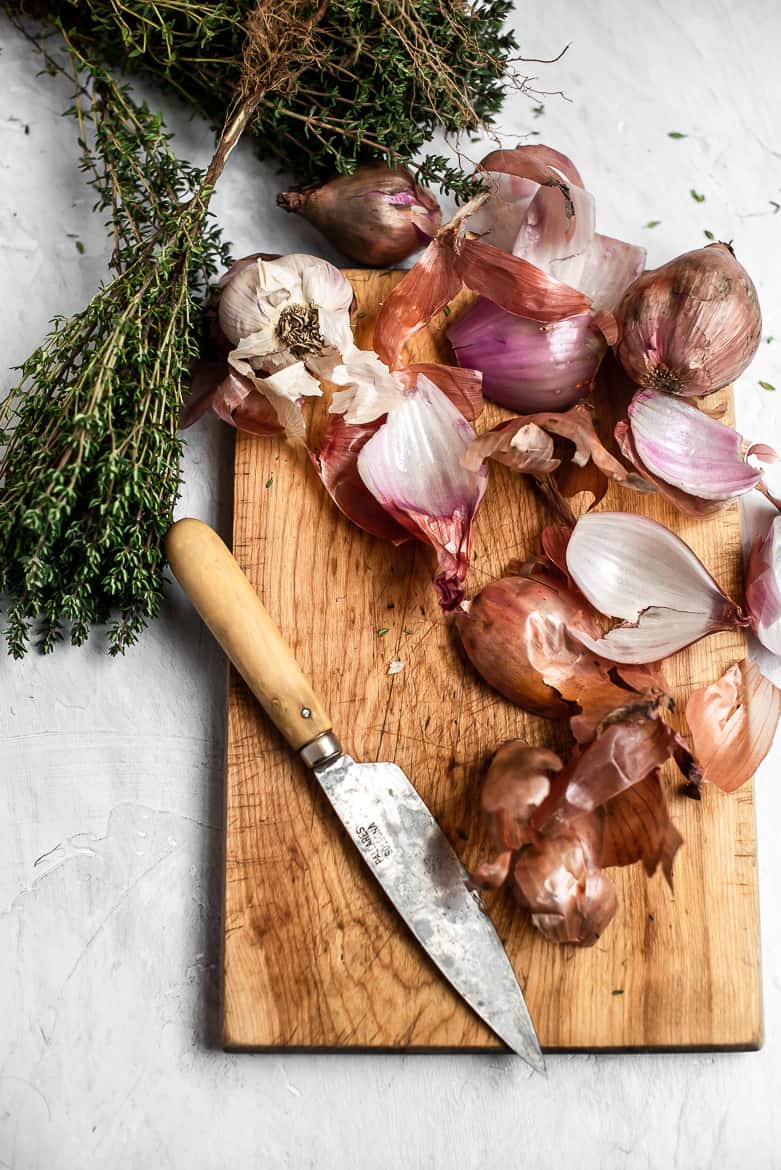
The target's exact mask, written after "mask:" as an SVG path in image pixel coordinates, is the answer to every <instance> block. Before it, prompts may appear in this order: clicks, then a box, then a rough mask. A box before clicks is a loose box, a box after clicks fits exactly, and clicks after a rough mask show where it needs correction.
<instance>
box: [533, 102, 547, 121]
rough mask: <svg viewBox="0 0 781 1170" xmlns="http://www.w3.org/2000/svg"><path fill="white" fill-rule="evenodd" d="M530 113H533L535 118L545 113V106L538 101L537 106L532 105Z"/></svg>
mask: <svg viewBox="0 0 781 1170" xmlns="http://www.w3.org/2000/svg"><path fill="white" fill-rule="evenodd" d="M532 113H533V114H534V116H535V118H539V117H540V116H541V115H542V114H544V113H545V106H544V105H542V103H540V105H539V106H532Z"/></svg>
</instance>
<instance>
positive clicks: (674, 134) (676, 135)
mask: <svg viewBox="0 0 781 1170" xmlns="http://www.w3.org/2000/svg"><path fill="white" fill-rule="evenodd" d="M667 137H668V138H674V139H675V140H676V141H679V140H680V139H681V138H686V135H685V134H681V132H680V130H668V131H667Z"/></svg>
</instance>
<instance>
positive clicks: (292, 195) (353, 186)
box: [277, 162, 442, 268]
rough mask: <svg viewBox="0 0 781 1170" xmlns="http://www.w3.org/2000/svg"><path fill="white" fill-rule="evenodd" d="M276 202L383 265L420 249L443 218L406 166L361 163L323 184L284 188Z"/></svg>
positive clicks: (345, 248)
mask: <svg viewBox="0 0 781 1170" xmlns="http://www.w3.org/2000/svg"><path fill="white" fill-rule="evenodd" d="M277 205H278V206H279V207H283V208H284V209H285V211H292V212H295V213H296V215H301V216H303V218H304V219H307V220H309V222H310V223H311V224H313V225H314V227H316V228H317V229H318V231H320V232H322V233H323V235H324V236H325V237H326V239H328V240H330V242H331V243H332V244H334V245H335V246H336V247H337V248H338V249H339V251H340V252H343V253H344V255H345V256H347V257H349V259H350V260H355V261H357V262H358V263H359V264H365V265H367V266H368V267H370V268H386V267H391V266H392V265H394V264H398V263H399V261H401V260H405V259H406V258H407V256H411V255H412V253H413V252H418V251H419V250H420V249H421V248H422V247H423V246H424V245H425V244H427V243H428V242H429V240H430V239H431V238H432V237H433V236H435V235H436V233H437V231H438V230H439V227H440V224H441V222H442V216H441V213H440V210H439V204H438V203H437V201H436V199H435V198H434V196H433V195H432V193H431V192H430V191H428V190H427V189H426V188H425V187H421V186H420V184H418V183H416V182H415V180H414V178H413V176H412V174H411V173H410V172H409V171H408V170H407V169H406V167H395V168H391V167H386V166H385V165H384V164H383V163H379V162H378V163H365V164H364V165H362V166H359V167H358V168H357V169H356V170H355V171H354V173H353V174H352V175H339V176H337V177H336V178H333V179H329V180H328V182H327V183H323V184H322V185H321V186H314V187H304V188H302V189H301V190H298V191H295V190H294V191H283V192H281V193H280V194H279V195H277Z"/></svg>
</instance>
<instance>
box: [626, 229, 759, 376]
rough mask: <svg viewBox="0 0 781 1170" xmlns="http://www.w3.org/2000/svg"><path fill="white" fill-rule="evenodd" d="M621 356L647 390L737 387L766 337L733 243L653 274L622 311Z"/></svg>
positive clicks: (703, 250) (630, 294) (628, 295)
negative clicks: (647, 387) (732, 384)
mask: <svg viewBox="0 0 781 1170" xmlns="http://www.w3.org/2000/svg"><path fill="white" fill-rule="evenodd" d="M616 317H617V320H618V326H619V339H618V343H617V345H616V356H617V357H618V359H619V361H620V362H621V364H622V366H623V367H624V369H625V370H626V372H627V373H628V374H629V376H630V377H631V378H632V379H633V380H634V381H635V382H636V383H637V384H638V385H639V386H643V387H644V386H650V387H651V388H652V389H655V390H660V391H663V392H666V393H669V394H681V395H683V396H685V397H692V398H696V397H702V396H704V395H706V394H712V393H713V392H714V391H715V390H720V389H722V388H723V387H724V386H727V385H729V383H730V382H733V381H734V380H735V378H737V377H738V376H739V375H740V374H742V373H743V371H744V370H745V369H746V367H747V366H748V364H749V362H750V361H751V359H752V358H753V356H754V354H755V353H756V351H757V347H758V345H759V342H760V337H761V334H762V314H761V312H760V308H759V301H758V299H757V292H756V289H755V288H754V285H753V283H752V281H751V278H750V277H749V275H748V273H747V272H746V270H745V268H743V266H742V265H741V264H740V263H739V262H738V261H737V259H736V258H735V256H734V254H733V252H732V250H731V249H730V248H729V246H728V245H727V244H720V243H719V244H709V245H708V246H707V247H706V248H698V249H696V250H695V251H693V252H686V253H685V254H684V255H682V256H678V257H677V258H676V259H675V260H671V261H669V263H667V264H663V265H662V266H661V268H655V269H652V270H651V271H649V272H645V273H643V275H642V276H640V277H638V279H637V280H636V281H635V282H634V284H632V285H631V286H630V288H629V289H628V290H627V292H626V294H625V296H624V298H623V300H622V301H621V304H620V306H619V307H618V310H617V312H616Z"/></svg>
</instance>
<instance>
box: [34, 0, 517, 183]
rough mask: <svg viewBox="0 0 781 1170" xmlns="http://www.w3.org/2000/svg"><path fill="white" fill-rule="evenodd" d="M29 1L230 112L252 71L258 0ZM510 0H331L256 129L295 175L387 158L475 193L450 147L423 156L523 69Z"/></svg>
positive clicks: (111, 59) (94, 45) (473, 122)
mask: <svg viewBox="0 0 781 1170" xmlns="http://www.w3.org/2000/svg"><path fill="white" fill-rule="evenodd" d="M19 6H21V7H23V9H24V11H25V12H26V13H27V14H28V15H34V16H36V17H38V18H39V19H42V20H44V21H47V20H48V21H51V22H53V23H55V24H56V25H57V26H58V27H59V26H61V27H63V28H65V29H66V30H67V32H68V36H69V37H70V39H71V41H72V43H73V44H74V45H76V46H77V47H78V49H79V51H80V52H81V53H82V54H83V55H84V56H86V57H88V58H89V59H90V60H93V61H104V62H106V63H108V64H111V65H116V66H120V67H122V68H129V69H131V70H133V71H135V72H139V73H145V74H147V75H148V76H151V77H152V78H154V79H155V80H156V81H157V82H158V83H160V84H162V85H163V86H164V87H165V88H167V89H169V90H173V91H174V92H175V93H176V94H177V95H178V96H179V97H180V98H182V99H183V100H184V101H185V102H186V103H187V105H188V106H190V107H191V108H192V109H193V110H195V111H196V112H197V113H199V114H201V115H202V116H204V117H205V118H207V119H208V120H210V121H211V122H213V123H215V124H218V125H219V124H221V122H222V119H223V117H224V113H225V105H226V99H227V96H229V95H230V94H232V93H233V92H234V91H235V89H236V87H237V85H238V84H239V79H240V75H241V68H242V53H243V40H244V28H245V25H246V20H247V17H248V16H249V14H250V12H251V10H252V8H253V3H252V0H236V2H235V3H211V4H209V3H198V2H196V0H157V2H156V3H145V2H142V0H24V2H23V3H21V4H20V5H19ZM511 10H512V0H472V2H467V0H330V2H329V3H328V5H327V7H326V9H325V11H324V13H323V16H322V19H321V20H320V22H319V25H318V30H317V52H316V53H315V54H313V55H312V58H311V60H310V62H309V63H308V65H307V67H306V68H305V69H304V70H303V71H302V72H301V75H300V77H299V78H298V82H297V84H296V87H295V89H292V90H289V91H288V92H286V93H274V94H267V95H265V97H264V98H263V100H262V101H261V102H260V103H259V106H258V109H257V112H256V113H255V115H254V117H253V119H252V123H251V125H250V127H249V130H250V134H251V135H252V136H253V137H254V140H255V144H256V146H257V149H258V152H259V154H260V155H261V156H262V157H264V158H274V159H276V160H277V161H278V162H279V164H280V167H281V168H283V169H284V170H286V171H288V172H290V173H291V174H292V175H293V176H294V178H295V179H296V181H297V182H299V183H310V182H318V181H321V180H322V179H324V178H327V177H328V176H330V175H332V174H333V173H334V172H338V173H341V174H349V173H351V172H352V171H353V170H354V169H355V167H356V165H357V164H358V163H359V162H360V161H365V160H367V159H371V158H382V159H384V160H385V161H387V162H388V163H389V164H391V165H398V164H403V165H411V166H412V167H413V169H415V170H416V172H417V175H418V179H419V181H420V182H423V183H438V184H440V185H441V186H442V187H443V188H444V189H445V190H446V191H451V192H453V193H454V194H456V195H457V196H460V197H462V198H466V197H468V196H469V195H470V194H471V193H472V184H471V182H470V180H469V178H468V177H467V176H465V175H464V173H463V171H462V170H461V169H460V168H459V167H458V166H454V165H453V164H452V162H450V161H449V160H448V159H447V158H446V157H445V156H443V155H440V154H435V153H429V154H428V155H425V156H424V157H423V158H422V159H419V158H417V156H418V155H419V152H420V151H421V150H423V148H424V147H425V146H426V144H427V143H428V142H429V141H430V139H431V137H432V135H433V134H434V133H435V132H436V131H438V130H443V131H444V132H445V133H446V134H454V135H455V134H459V133H461V132H466V133H472V132H477V131H480V130H485V129H486V128H488V127H490V125H491V124H492V122H493V120H494V118H495V116H496V114H497V113H498V111H499V109H500V107H501V104H502V100H503V97H504V92H505V90H506V88H507V86H508V85H511V84H516V85H520V86H523V84H524V80H525V79H524V78H522V77H520V76H518V75H516V74H515V72H514V67H513V54H514V53H516V51H517V48H518V46H517V42H516V39H515V36H514V34H513V33H512V31H509V30H507V29H505V27H504V25H505V21H506V18H507V16H508V14H509V13H510V12H511Z"/></svg>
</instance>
